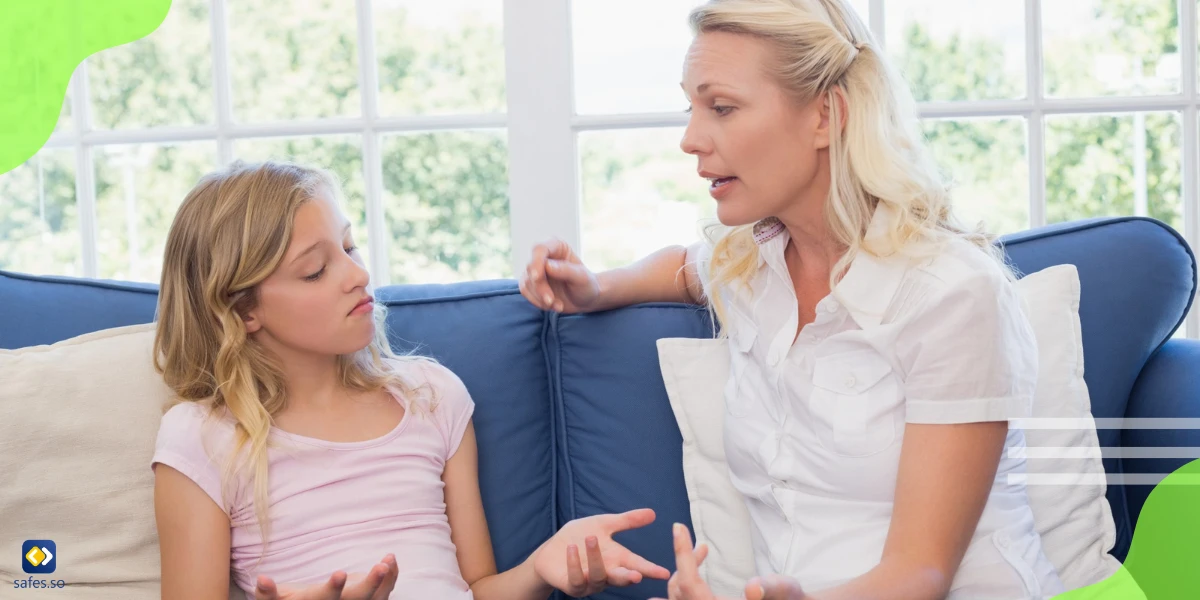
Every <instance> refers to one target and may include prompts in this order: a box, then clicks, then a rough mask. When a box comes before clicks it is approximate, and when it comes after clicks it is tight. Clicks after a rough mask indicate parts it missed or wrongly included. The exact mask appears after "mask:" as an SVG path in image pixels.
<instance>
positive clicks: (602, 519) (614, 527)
mask: <svg viewBox="0 0 1200 600" xmlns="http://www.w3.org/2000/svg"><path fill="white" fill-rule="evenodd" d="M653 522H654V511H653V510H650V509H648V508H642V509H638V510H631V511H629V512H626V513H621V514H619V515H596V516H594V517H586V518H583V519H575V520H574V521H571V522H570V523H567V524H566V525H564V526H563V528H562V529H559V530H558V533H556V534H554V537H552V538H550V539H549V540H547V541H546V543H545V544H542V547H541V548H538V550H537V555H536V556H535V557H534V571H535V572H536V573H537V575H538V577H540V578H541V579H542V581H545V582H546V583H547V584H549V585H551V586H553V587H555V588H557V589H559V590H562V591H563V592H565V593H566V594H567V595H570V596H575V597H580V596H587V595H589V594H594V593H596V592H599V591H600V590H603V589H604V588H606V587H608V586H617V587H622V586H627V585H633V584H635V583H638V582H640V581H641V580H642V577H653V578H655V579H666V578H667V577H669V576H670V575H671V573H670V572H669V571H667V570H666V569H665V568H663V567H660V566H658V565H656V564H654V563H652V562H650V561H648V560H646V559H644V558H642V557H640V556H638V555H637V554H634V553H633V552H630V551H629V550H628V549H627V548H625V547H624V546H622V545H620V544H618V543H616V542H615V541H613V539H612V536H613V534H614V533H617V532H620V531H625V530H628V529H636V528H638V527H645V526H646V525H649V524H650V523H653ZM581 544H582V545H583V546H584V547H585V548H586V557H587V560H586V563H584V561H583V560H581V557H580V553H579V546H580V545H581Z"/></svg>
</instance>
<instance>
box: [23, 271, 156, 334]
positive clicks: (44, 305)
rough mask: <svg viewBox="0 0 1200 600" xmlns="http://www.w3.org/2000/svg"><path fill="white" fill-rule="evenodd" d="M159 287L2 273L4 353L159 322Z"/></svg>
mask: <svg viewBox="0 0 1200 600" xmlns="http://www.w3.org/2000/svg"><path fill="white" fill-rule="evenodd" d="M157 303H158V286H156V285H151V284H145V283H125V282H120V281H102V280H93V279H78V278H73V277H37V276H33V275H25V274H22V273H13V272H9V271H0V306H3V307H4V310H5V313H6V314H4V315H0V348H8V349H13V348H24V347H25V346H37V345H41V344H53V343H54V342H58V341H62V340H65V339H67V338H72V337H75V336H77V335H82V334H85V333H90V332H93V331H100V330H101V329H108V328H111V327H122V326H125V325H136V324H139V323H149V322H150V321H153V320H154V309H155V306H156V305H157Z"/></svg>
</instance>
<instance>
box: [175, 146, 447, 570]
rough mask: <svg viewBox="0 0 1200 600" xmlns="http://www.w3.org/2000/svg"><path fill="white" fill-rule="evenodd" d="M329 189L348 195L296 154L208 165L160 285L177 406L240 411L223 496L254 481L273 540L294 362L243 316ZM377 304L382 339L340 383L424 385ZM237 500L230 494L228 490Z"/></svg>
mask: <svg viewBox="0 0 1200 600" xmlns="http://www.w3.org/2000/svg"><path fill="white" fill-rule="evenodd" d="M320 194H328V195H330V196H331V197H333V198H334V199H335V200H340V186H339V185H338V184H337V181H336V179H335V177H334V176H332V175H331V174H330V173H328V172H326V171H324V170H321V169H315V168H310V167H304V166H300V165H295V164H289V163H280V162H265V163H260V164H246V163H241V162H235V163H233V164H232V165H230V166H229V167H227V168H225V169H223V170H220V171H217V172H214V173H210V174H208V175H205V176H204V177H203V178H201V179H200V182H199V183H197V184H196V187H195V188H193V189H192V191H191V192H189V193H188V195H187V197H186V198H184V200H183V204H182V205H181V206H180V207H179V211H178V213H177V214H176V215H175V220H174V222H173V223H172V224H171V230H170V233H169V234H168V235H167V244H166V251H165V253H164V257H163V269H162V281H161V286H160V289H159V299H158V314H157V322H158V326H157V333H156V335H155V338H154V366H155V368H156V369H157V370H158V371H159V372H160V373H162V375H163V379H164V380H165V381H166V383H167V385H169V386H170V387H171V389H172V390H173V391H174V392H175V395H176V397H175V398H174V399H173V401H172V402H171V404H170V405H169V406H168V407H167V408H168V409H169V408H170V406H173V405H175V404H179V403H182V402H195V403H197V404H200V405H202V406H204V407H206V408H207V409H208V412H209V415H210V417H215V416H218V415H221V414H223V413H227V414H228V415H231V416H232V418H233V420H234V421H235V426H234V431H235V434H234V445H233V448H232V452H230V454H229V456H228V460H227V461H225V468H224V477H223V483H222V490H225V491H223V495H226V496H228V491H227V490H232V489H235V488H234V485H235V482H236V481H239V480H240V481H246V482H248V483H250V484H252V485H253V488H254V495H253V503H254V514H255V517H256V518H257V520H258V523H259V528H260V531H261V533H262V538H263V548H264V553H265V548H266V546H267V544H268V539H269V535H270V527H269V523H270V521H269V520H268V518H267V509H268V503H267V489H268V488H267V464H268V460H267V458H268V457H267V448H268V443H267V441H268V434H269V433H270V429H271V425H272V420H273V418H274V416H275V415H277V414H279V412H280V411H282V410H283V408H284V407H285V405H286V402H287V398H286V395H285V392H286V390H285V381H284V378H283V370H282V368H281V365H280V364H279V363H278V361H277V360H276V358H275V357H274V356H272V355H271V354H270V353H269V352H267V351H266V350H264V349H263V347H262V346H260V345H259V344H257V343H256V342H255V341H254V340H253V339H252V338H251V337H250V336H249V335H247V332H246V325H245V323H244V322H243V320H242V317H243V316H244V315H245V314H246V313H247V311H249V310H251V309H252V308H253V307H254V306H255V302H256V294H257V286H258V284H259V283H261V282H262V281H263V280H264V279H266V278H267V276H268V275H270V274H271V273H272V272H274V271H275V269H276V267H278V266H279V263H280V262H281V261H282V260H283V256H284V253H285V252H286V250H287V247H288V244H289V242H290V241H291V237H292V225H293V222H294V220H295V215H296V211H297V209H298V208H299V207H300V206H301V205H303V204H304V203H305V202H308V201H309V200H311V199H313V198H315V197H317V196H318V195H320ZM385 314H386V308H382V307H378V308H377V309H376V314H375V318H376V323H377V327H376V328H375V338H374V340H372V342H371V343H370V344H369V345H367V347H365V348H363V349H362V350H360V351H358V352H356V353H354V354H349V355H342V356H339V357H338V358H337V367H338V370H337V372H338V376H339V379H340V381H341V383H342V384H343V385H344V386H345V387H346V388H347V389H352V390H361V391H376V390H379V389H383V388H387V389H389V390H392V391H394V392H395V393H401V394H404V397H411V394H412V392H414V391H415V390H414V389H412V388H410V387H409V384H408V383H407V382H406V381H404V380H403V379H402V378H400V377H399V376H398V375H397V374H396V371H395V370H394V369H392V368H391V366H390V365H389V364H388V363H389V362H394V361H400V360H425V359H420V358H417V357H404V358H400V357H397V356H395V355H394V354H393V353H392V351H391V349H390V347H389V345H388V342H387V336H386V333H385V328H384V327H383V316H384V315H385ZM226 501H227V502H228V499H227V500H226Z"/></svg>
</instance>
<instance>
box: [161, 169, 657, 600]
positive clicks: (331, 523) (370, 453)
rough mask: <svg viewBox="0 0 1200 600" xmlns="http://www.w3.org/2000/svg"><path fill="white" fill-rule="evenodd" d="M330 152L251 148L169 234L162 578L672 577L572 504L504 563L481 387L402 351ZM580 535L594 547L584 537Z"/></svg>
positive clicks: (184, 211) (630, 518) (427, 581)
mask: <svg viewBox="0 0 1200 600" xmlns="http://www.w3.org/2000/svg"><path fill="white" fill-rule="evenodd" d="M338 198H339V191H338V186H337V185H336V184H335V183H334V180H333V179H332V178H331V177H330V176H329V175H328V174H327V173H325V172H323V171H320V170H316V169H310V168H305V167H301V166H296V165H291V164H280V163H264V164H257V165H247V164H241V163H237V164H234V165H232V166H230V167H229V168H227V169H225V170H223V171H220V172H217V173H213V174H210V175H208V176H206V177H204V178H203V179H202V180H201V181H200V182H199V184H197V185H196V187H195V189H193V190H192V191H191V193H189V194H188V196H187V198H186V199H185V200H184V201H183V204H182V206H180V208H179V212H178V214H177V215H176V217H175V221H174V223H173V224H172V226H171V231H170V234H169V236H168V239H167V246H166V253H165V257H164V264H163V274H162V285H161V292H160V297H159V307H158V331H157V337H156V339H155V365H156V367H157V368H158V370H159V371H160V372H161V373H162V374H163V377H164V379H165V380H166V382H167V384H168V385H170V386H171V388H172V390H174V392H175V394H176V395H177V396H178V398H177V400H176V402H175V404H174V406H172V407H171V408H170V409H169V410H168V411H167V412H166V414H165V415H164V416H163V420H162V424H161V427H160V429H159V433H158V441H157V446H156V450H155V454H154V458H153V460H152V466H153V468H154V471H155V489H154V492H155V517H156V520H157V524H158V533H159V541H160V545H161V552H162V597H163V598H164V599H165V600H186V599H191V598H196V599H200V598H203V599H206V600H211V599H215V598H224V597H226V595H227V593H228V590H229V582H230V580H229V578H230V576H231V574H232V577H233V579H234V582H235V583H236V584H237V586H238V587H239V588H241V589H242V590H243V591H245V592H246V596H247V597H248V598H258V599H264V598H289V599H293V600H314V599H321V600H324V599H339V598H340V599H344V600H368V599H370V600H382V599H385V598H392V599H396V598H405V599H408V598H411V599H420V600H430V599H437V600H450V599H469V598H477V599H480V600H485V599H489V598H495V599H504V600H512V599H524V598H530V599H533V598H538V599H542V598H546V597H547V596H548V595H549V594H550V592H551V591H552V588H558V589H560V590H563V591H564V592H566V593H568V594H571V595H586V594H590V593H594V592H596V591H598V590H600V589H603V588H604V587H605V586H606V585H616V586H622V585H630V584H633V583H637V582H638V581H640V580H641V579H642V577H643V576H646V577H656V578H660V579H665V578H666V577H667V576H668V575H669V573H668V572H667V571H666V570H665V569H663V568H662V567H659V566H656V565H653V564H651V563H650V562H649V561H646V560H645V559H643V558H641V557H639V556H637V555H635V554H633V553H631V552H629V551H628V550H627V549H625V548H623V547H622V546H620V545H619V544H617V543H615V542H614V541H613V540H612V535H613V533H615V532H617V531H621V530H625V529H630V528H635V527H642V526H645V525H647V524H649V523H650V522H652V521H653V520H654V514H653V512H652V511H650V510H648V509H643V510H636V511H631V512H629V513H624V514H621V515H599V516H595V517H590V518H586V519H579V520H576V521H572V522H571V523H568V524H567V525H566V526H565V527H563V528H562V529H561V530H560V531H559V532H558V533H557V534H555V535H554V537H552V538H551V539H550V540H548V541H547V542H545V543H544V544H543V545H542V546H541V547H540V548H538V550H537V551H535V552H534V553H533V554H532V555H531V556H530V557H529V558H528V559H527V560H526V561H525V562H524V563H522V564H521V565H520V566H518V567H516V568H514V569H512V570H510V571H507V572H504V573H497V572H496V566H495V559H494V557H493V555H492V547H491V541H490V538H489V536H488V529H487V522H486V521H485V519H484V513H483V504H482V501H481V499H480V491H479V483H478V480H477V457H476V445H475V433H474V429H473V427H472V423H471V415H472V410H473V407H474V405H473V403H472V401H471V398H470V395H469V394H468V393H467V390H466V388H465V387H464V386H463V383H462V382H461V381H460V380H459V379H458V378H457V377H456V376H455V375H454V374H453V373H451V372H450V371H449V370H447V369H445V368H444V367H442V366H439V365H438V364H436V363H435V362H433V361H431V360H429V359H424V358H418V357H413V356H406V357H397V356H395V355H393V354H392V353H391V351H390V349H389V347H388V344H387V340H386V337H385V336H384V335H383V333H382V328H381V327H379V325H378V323H380V322H381V321H379V319H381V318H382V316H383V314H384V312H385V309H382V308H379V307H377V306H376V305H375V303H374V301H373V298H372V296H371V292H370V288H369V285H368V284H369V281H370V280H369V276H368V274H367V271H366V269H365V268H364V267H363V263H362V259H361V257H360V255H359V253H358V251H357V250H356V248H355V246H354V241H353V237H352V236H351V230H350V225H349V223H348V222H347V220H346V218H345V217H344V216H343V215H342V213H341V211H340V210H339V208H338ZM580 546H583V547H584V548H585V550H583V551H582V552H581V551H580V549H579V548H580Z"/></svg>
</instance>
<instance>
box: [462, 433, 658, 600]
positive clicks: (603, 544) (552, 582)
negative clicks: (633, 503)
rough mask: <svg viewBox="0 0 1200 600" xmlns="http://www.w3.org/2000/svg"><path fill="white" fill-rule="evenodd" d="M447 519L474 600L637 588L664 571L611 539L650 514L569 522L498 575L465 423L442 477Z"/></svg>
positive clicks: (472, 445) (651, 516)
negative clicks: (630, 586) (643, 579)
mask: <svg viewBox="0 0 1200 600" xmlns="http://www.w3.org/2000/svg"><path fill="white" fill-rule="evenodd" d="M442 481H443V482H444V483H445V484H446V487H445V497H446V516H447V517H448V518H449V520H450V538H451V540H452V541H453V542H454V547H455V548H456V549H457V552H458V565H459V570H460V571H461V572H462V576H463V579H465V580H466V581H467V584H468V585H470V586H471V591H472V592H473V593H474V595H475V598H476V599H477V600H493V599H494V600H525V599H531V600H545V598H547V597H548V596H549V595H550V592H552V591H553V590H554V589H555V588H557V589H560V590H562V591H564V592H567V593H568V594H570V595H572V596H576V597H579V596H586V595H588V594H593V593H596V592H598V591H600V590H603V589H604V588H605V587H608V586H625V585H632V584H635V583H638V582H640V581H641V580H642V578H643V577H654V578H658V579H666V578H667V577H668V576H670V573H669V572H668V571H667V570H666V569H664V568H663V567H660V566H658V565H655V564H653V563H651V562H650V561H648V560H646V559H644V558H642V557H640V556H638V555H636V554H634V553H633V552H630V551H629V550H628V549H626V548H625V547H624V546H622V545H620V544H618V543H616V542H615V541H613V539H612V536H613V534H614V533H617V532H620V531H625V530H628V529H633V528H637V527H643V526H645V525H649V524H650V523H651V522H653V521H654V511H652V510H650V509H639V510H632V511H629V512H626V513H622V514H605V515H595V516H591V517H585V518H581V519H575V520H574V521H571V522H570V523H567V524H566V525H564V526H563V527H562V529H559V530H558V532H557V533H555V534H554V536H553V537H551V538H550V539H549V540H547V541H546V542H545V543H543V544H542V545H541V546H540V547H539V548H538V549H537V550H536V551H535V552H534V553H533V554H532V555H530V556H529V558H527V559H526V560H525V562H523V563H521V564H520V565H518V566H516V567H514V568H512V569H510V570H508V571H505V572H503V573H496V561H495V558H494V557H493V555H492V543H491V537H490V536H489V534H488V527H487V521H486V520H485V519H484V513H483V501H482V499H481V498H480V495H479V468H478V458H477V451H476V442H475V426H474V424H473V423H470V422H468V424H467V429H466V431H465V432H464V434H463V438H462V441H461V442H460V443H459V446H458V450H457V451H456V452H455V453H454V455H453V456H451V457H450V460H449V461H447V462H446V468H445V470H444V471H443V472H442Z"/></svg>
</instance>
